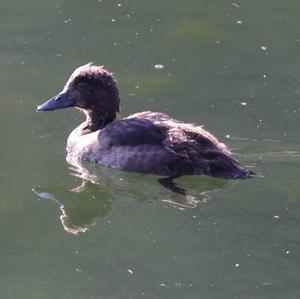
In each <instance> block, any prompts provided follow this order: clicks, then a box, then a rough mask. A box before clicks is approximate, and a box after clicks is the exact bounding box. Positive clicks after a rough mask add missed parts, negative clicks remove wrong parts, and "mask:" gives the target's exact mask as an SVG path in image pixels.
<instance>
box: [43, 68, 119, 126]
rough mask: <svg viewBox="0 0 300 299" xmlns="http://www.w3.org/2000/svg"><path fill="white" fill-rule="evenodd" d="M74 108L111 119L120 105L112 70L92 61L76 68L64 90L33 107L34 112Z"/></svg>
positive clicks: (114, 116)
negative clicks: (109, 70) (35, 108)
mask: <svg viewBox="0 0 300 299" xmlns="http://www.w3.org/2000/svg"><path fill="white" fill-rule="evenodd" d="M68 107H76V108H79V109H80V110H82V111H83V112H85V113H86V114H89V113H93V114H97V115H99V116H101V117H105V118H107V120H111V121H112V120H114V119H115V118H116V115H117V113H118V112H119V107H120V97H119V91H118V88H117V86H116V81H115V80H114V78H113V76H112V73H110V72H108V71H106V70H105V69H104V68H103V67H102V66H95V65H93V64H92V63H88V64H86V65H83V66H80V67H78V68H77V69H76V70H75V71H74V72H73V74H72V75H71V76H70V78H69V80H68V81H67V83H66V85H65V87H64V89H63V90H62V91H61V92H60V93H59V94H58V95H56V96H55V97H53V98H51V99H50V100H48V101H47V102H45V103H44V104H42V105H40V106H38V107H37V111H51V110H56V109H62V108H68Z"/></svg>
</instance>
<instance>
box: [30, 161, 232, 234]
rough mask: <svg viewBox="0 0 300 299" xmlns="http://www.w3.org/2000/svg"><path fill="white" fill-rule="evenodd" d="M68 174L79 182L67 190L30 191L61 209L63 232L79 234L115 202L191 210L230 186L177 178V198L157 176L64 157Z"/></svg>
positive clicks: (197, 178) (216, 181) (208, 179)
mask: <svg viewBox="0 0 300 299" xmlns="http://www.w3.org/2000/svg"><path fill="white" fill-rule="evenodd" d="M67 162H68V165H69V170H70V174H71V175H72V176H74V177H76V178H79V179H80V184H79V185H78V186H76V187H74V188H72V189H71V190H66V189H63V188H57V187H35V188H34V189H33V192H34V193H35V194H37V195H38V196H39V197H40V198H42V199H48V200H52V201H55V202H56V203H57V204H58V205H59V208H60V210H61V216H60V220H61V223H62V225H63V227H64V230H65V231H67V232H69V233H72V234H80V233H84V232H86V231H87V230H89V229H90V228H91V227H92V226H94V225H95V224H96V220H97V218H99V217H105V216H107V215H108V214H109V213H110V211H111V209H112V203H113V201H114V200H116V199H125V200H138V201H148V202H157V200H159V201H161V202H164V203H167V204H168V205H171V206H173V207H175V208H179V209H188V208H195V207H196V206H197V205H198V204H199V203H201V202H206V201H207V200H208V199H209V194H210V192H211V191H214V190H217V189H222V188H225V187H227V186H230V185H232V184H233V183H232V182H229V181H225V180H221V179H215V178H211V177H205V176H189V177H182V178H180V185H184V187H185V188H186V190H187V191H186V194H185V195H180V194H177V193H174V192H171V191H169V190H166V189H165V188H163V187H162V186H161V185H160V184H158V182H157V176H152V175H144V174H139V173H129V172H124V171H117V170H112V169H109V168H105V167H100V166H98V165H95V164H91V163H86V162H82V161H78V160H75V161H74V160H72V159H70V158H67Z"/></svg>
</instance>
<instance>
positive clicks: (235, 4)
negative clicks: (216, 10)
mask: <svg viewBox="0 0 300 299" xmlns="http://www.w3.org/2000/svg"><path fill="white" fill-rule="evenodd" d="M231 5H232V6H234V7H236V8H240V6H239V5H238V4H237V3H235V2H233V3H231Z"/></svg>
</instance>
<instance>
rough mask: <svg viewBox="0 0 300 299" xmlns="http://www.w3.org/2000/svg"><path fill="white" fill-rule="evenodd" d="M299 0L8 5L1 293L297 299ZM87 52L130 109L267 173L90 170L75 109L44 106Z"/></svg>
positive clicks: (1, 80) (2, 14) (0, 141)
mask: <svg viewBox="0 0 300 299" xmlns="http://www.w3.org/2000/svg"><path fill="white" fill-rule="evenodd" d="M299 11H300V2H299V1H296V0H287V1H279V0H272V1H271V0H260V1H258V0H245V1H240V0H238V1H233V0H231V1H227V0H202V1H196V0H187V1H182V0H181V1H178V0H172V1H171V0H161V1H159V0H152V1H143V0H139V1H138V0H132V1H129V0H128V1H122V0H119V1H114V0H99V1H94V0H88V1H80V0H61V1H58V0H54V1H37V0H27V1H17V0H11V1H7V0H2V1H1V4H0V20H1V21H0V22H1V26H0V35H1V43H0V66H1V74H0V126H1V134H0V154H1V159H0V165H1V168H0V178H1V180H0V213H1V217H0V222H1V229H0V297H1V298H5V299H10V298H12V299H19V298H30V299H35V298H51V299H52V298H57V299H68V298H72V299H77V298H78V299H92V298H97V299H98V298H99V299H117V298H118V299H123V298H124V299H125V298H126V299H127V298H134V299H135V298H149V299H150V298H151V299H156V298H159V299H160V298H161V299H169V298H170V299H171V298H172V299H199V298H204V299H219V298H220V299H227V298H228V299H229V298H231V299H233V298H242V299H248V298H249V299H250V298H251V299H252V298H258V299H260V298H272V299H273V298H279V299H281V298H285V299H289V298H300V278H299V277H300V268H299V266H300V250H299V247H300V237H299V229H300V224H299V219H300V216H299V215H300V184H299V177H300V151H299V147H300V141H299V140H300V138H299V136H300V117H299V113H300V104H299V97H300V66H299V62H300V31H299V28H300V18H299ZM89 61H94V62H95V63H96V64H99V65H105V66H106V67H107V68H108V69H109V70H110V71H113V72H114V73H115V77H116V78H117V80H118V83H119V88H120V92H121V96H122V115H124V116H125V115H128V114H130V113H135V112H138V111H143V110H153V111H162V112H166V113H169V114H170V115H172V116H174V117H177V118H179V119H181V120H184V121H187V122H195V123H199V124H203V125H204V126H205V128H206V129H208V130H209V131H211V132H212V133H214V134H215V135H216V136H217V137H218V138H219V139H220V140H221V141H223V142H225V143H226V144H227V145H228V146H229V147H230V148H231V149H232V151H233V152H234V154H235V157H236V158H237V159H239V160H240V161H241V162H242V163H243V164H244V165H246V166H247V167H248V168H249V169H253V170H254V171H255V172H256V173H257V174H258V176H257V177H255V178H254V179H251V180H246V181H234V182H233V181H224V180H220V179H214V178H208V177H201V176H193V177H192V176H186V177H182V178H179V179H177V183H178V184H179V185H180V186H181V187H184V188H186V189H187V190H188V196H186V197H184V196H182V195H179V194H174V193H172V192H170V191H168V190H167V189H165V188H163V187H162V186H161V185H159V184H158V183H157V177H156V176H152V175H141V174H136V173H126V172H122V171H114V170H110V169H105V168H101V167H99V166H94V165H90V164H88V163H82V164H78V165H73V166H70V165H68V163H67V162H66V160H65V154H66V153H65V143H66V139H67V136H68V134H69V133H70V131H71V130H72V129H73V128H74V127H75V126H77V125H78V124H79V123H80V122H81V121H82V116H81V115H80V113H79V112H78V111H76V110H71V109H66V110H61V111H57V112H52V113H36V112H35V109H36V106H37V105H38V104H41V103H42V102H44V101H45V100H47V99H48V98H50V97H52V96H54V95H55V94H56V93H57V92H58V91H60V90H61V89H62V88H63V85H64V83H65V82H66V80H67V78H68V76H69V75H70V73H71V72H72V71H73V70H74V69H75V68H76V67H77V66H79V65H82V64H85V63H87V62H89Z"/></svg>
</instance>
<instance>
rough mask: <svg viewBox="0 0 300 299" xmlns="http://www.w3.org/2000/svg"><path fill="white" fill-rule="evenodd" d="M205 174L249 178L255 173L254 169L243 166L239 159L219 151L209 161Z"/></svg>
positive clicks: (227, 177) (230, 177) (233, 178)
mask: <svg viewBox="0 0 300 299" xmlns="http://www.w3.org/2000/svg"><path fill="white" fill-rule="evenodd" d="M205 174H207V175H211V176H214V177H218V178H223V179H231V180H236V179H248V178H251V177H253V175H255V173H254V172H253V171H250V170H247V169H245V168H243V167H242V166H241V164H240V163H239V162H238V161H236V160H234V159H233V158H231V157H230V156H228V155H226V154H223V153H218V154H217V155H215V157H214V158H213V159H211V160H210V161H209V163H208V167H207V172H206V173H205Z"/></svg>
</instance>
